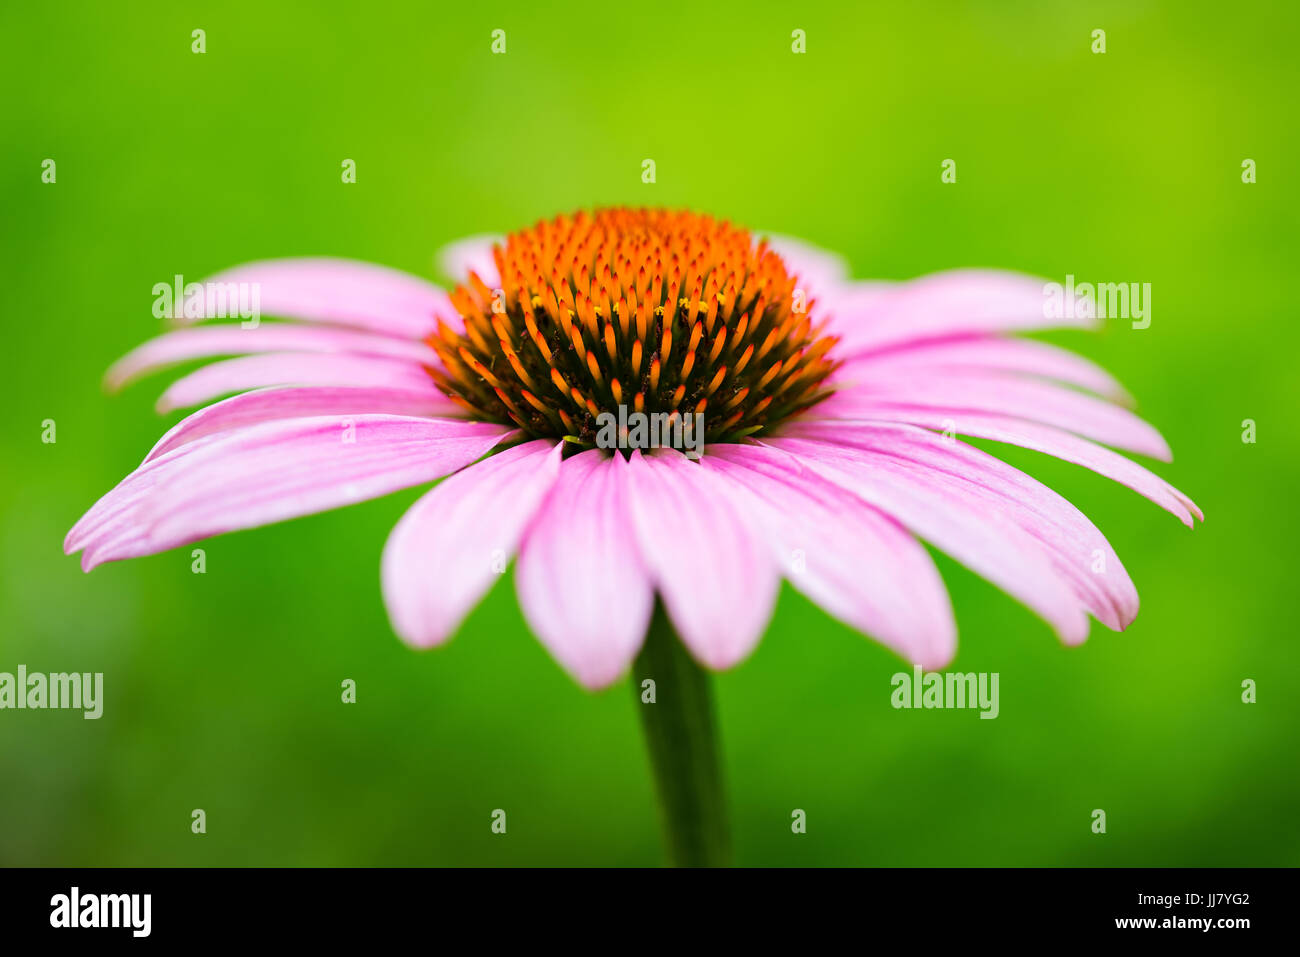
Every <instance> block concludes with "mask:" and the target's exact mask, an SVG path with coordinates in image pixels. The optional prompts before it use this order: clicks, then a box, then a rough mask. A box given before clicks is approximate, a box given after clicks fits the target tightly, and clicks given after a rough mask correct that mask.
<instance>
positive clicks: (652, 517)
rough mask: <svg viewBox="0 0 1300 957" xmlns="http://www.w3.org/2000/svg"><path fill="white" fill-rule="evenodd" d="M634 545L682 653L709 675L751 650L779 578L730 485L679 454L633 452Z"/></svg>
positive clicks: (767, 618)
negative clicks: (679, 640)
mask: <svg viewBox="0 0 1300 957" xmlns="http://www.w3.org/2000/svg"><path fill="white" fill-rule="evenodd" d="M628 471H629V475H630V481H629V487H630V490H631V498H630V507H631V512H632V519H633V525H634V527H635V529H636V539H637V544H638V545H639V547H640V551H641V556H642V558H643V559H644V561H645V564H646V568H647V569H648V570H649V572H650V576H651V578H652V579H653V581H654V583H655V587H656V590H657V591H658V592H659V594H660V595H661V596H662V597H663V600H664V605H665V607H666V608H667V610H668V614H669V617H670V618H671V619H672V621H673V624H674V625H676V627H677V631H678V633H679V634H680V635H681V638H682V641H683V642H684V643H685V645H686V647H687V648H689V649H690V650H691V652H692V653H693V654H694V656H695V657H696V658H697V659H699V660H700V661H701V662H702V663H703V664H705V665H707V666H708V667H710V668H716V669H722V668H730V667H731V666H732V665H734V664H736V663H737V662H739V661H741V660H742V659H744V658H745V657H747V656H748V655H749V653H750V652H751V651H753V650H754V646H755V645H756V644H758V640H759V638H761V637H762V635H763V629H764V628H765V627H766V626H767V622H768V620H769V619H770V618H771V616H772V606H773V605H774V604H775V602H776V591H777V585H778V583H779V576H778V575H777V572H776V567H775V565H774V563H773V562H772V560H771V558H770V556H769V555H768V550H767V548H766V547H765V543H764V542H763V540H762V539H761V538H759V537H757V536H756V535H755V534H754V533H753V531H751V530H750V528H749V527H748V525H747V524H746V517H745V516H743V515H741V514H740V513H739V512H737V511H736V510H735V508H734V507H733V506H732V504H731V501H732V498H733V494H732V493H733V491H734V489H733V488H732V486H731V483H729V482H727V481H725V480H722V479H720V477H719V476H718V475H717V474H715V473H713V472H711V471H708V470H706V469H703V468H701V467H700V465H699V464H698V463H695V462H692V461H691V460H690V459H688V458H687V457H686V456H685V455H683V454H682V453H681V452H677V451H674V450H672V449H661V450H659V451H658V452H657V453H656V454H654V455H649V456H643V455H642V454H641V453H640V452H639V451H638V452H633V453H632V458H631V462H630V468H629V470H628Z"/></svg>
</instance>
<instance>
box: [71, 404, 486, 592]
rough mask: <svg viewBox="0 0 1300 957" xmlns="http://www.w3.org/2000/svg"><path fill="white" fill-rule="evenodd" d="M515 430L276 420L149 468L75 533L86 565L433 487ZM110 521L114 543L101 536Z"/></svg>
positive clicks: (370, 420)
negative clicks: (87, 542)
mask: <svg viewBox="0 0 1300 957" xmlns="http://www.w3.org/2000/svg"><path fill="white" fill-rule="evenodd" d="M511 431H512V430H509V429H507V428H505V427H504V426H498V425H491V424H487V423H478V422H464V421H454V420H448V419H424V418H414V417H409V416H398V415H357V416H347V417H343V416H313V417H310V418H299V419H284V420H274V421H270V422H263V423H260V424H258V425H252V426H248V427H245V428H243V429H239V430H236V431H235V432H232V433H218V434H216V435H211V436H208V437H207V438H204V439H199V440H198V441H196V442H193V443H191V444H189V445H185V446H181V447H180V448H178V449H175V450H173V451H172V452H169V453H166V454H165V455H162V456H160V457H159V458H157V459H153V460H152V461H149V462H146V463H145V464H144V465H142V466H141V467H140V468H139V469H137V470H136V472H137V473H139V474H138V475H136V476H134V477H132V476H128V478H127V479H126V480H125V481H124V482H123V483H121V484H120V485H119V486H118V488H116V489H114V490H113V491H112V492H109V493H108V495H107V496H105V499H106V500H109V499H111V501H106V502H102V503H101V505H103V506H104V508H103V509H101V510H100V513H99V514H100V517H99V518H98V519H97V520H96V521H95V522H92V523H89V525H88V526H83V527H81V528H79V529H77V531H78V534H79V535H86V536H97V544H96V545H95V547H94V548H93V549H91V548H87V554H86V556H84V558H83V564H86V565H89V566H90V567H93V566H94V565H98V564H101V563H103V562H107V561H116V560H118V559H121V558H131V557H136V556H139V555H151V554H154V553H156V552H161V551H166V550H167V549H170V548H175V547H177V546H178V545H183V544H187V543H189V542H193V541H197V540H198V539H201V538H207V537H209V536H212V535H219V534H222V533H225V532H230V531H235V530H237V529H242V528H251V527H254V526H257V525H266V524H269V523H271V522H277V521H282V520H284V519H288V518H296V517H298V516H301V515H309V514H312V513H314V512H322V511H326V510H328V509H331V508H337V507H339V506H342V505H350V504H353V503H356V502H361V501H365V500H366V499H370V498H376V497H378V496H380V495H386V494H388V493H389V492H395V491H397V490H398V489H402V488H407V487H409V486H412V485H418V484H420V483H421V482H428V481H432V480H434V479H436V478H441V477H442V476H443V475H446V474H447V473H449V472H452V471H455V470H456V469H459V468H462V467H464V466H465V465H468V464H469V463H470V462H473V461H474V460H475V459H477V458H479V457H480V456H482V455H483V454H485V453H486V452H487V451H489V450H490V449H491V448H492V446H494V445H496V444H497V443H498V442H500V441H501V440H502V439H503V438H505V437H506V436H507V435H509V434H510V433H511ZM95 509H100V506H99V505H97V506H96V507H95ZM95 509H92V511H95ZM108 521H111V522H113V523H114V534H113V535H112V537H111V538H112V540H111V541H108V540H104V539H103V538H102V537H100V533H101V532H102V528H101V526H102V525H104V524H105V523H106V522H108Z"/></svg>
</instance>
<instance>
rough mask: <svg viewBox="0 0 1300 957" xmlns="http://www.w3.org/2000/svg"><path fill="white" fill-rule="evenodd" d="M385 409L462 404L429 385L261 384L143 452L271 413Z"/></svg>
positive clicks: (447, 409)
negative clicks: (418, 387) (376, 386)
mask: <svg viewBox="0 0 1300 957" xmlns="http://www.w3.org/2000/svg"><path fill="white" fill-rule="evenodd" d="M365 412H386V413H389V414H391V415H415V416H426V417H430V418H460V417H462V415H463V410H462V409H461V408H460V407H459V406H457V405H456V404H455V403H454V402H452V401H451V400H450V399H448V398H446V397H445V396H443V395H441V394H440V393H438V392H437V391H436V390H433V389H427V388H425V389H419V390H412V389H385V388H351V387H348V388H330V387H315V386H309V387H305V388H298V387H292V386H290V387H285V388H276V389H261V390H258V391H256V392H246V393H244V394H243V395H236V396H232V397H231V398H229V399H225V400H224V401H221V402H218V403H216V404H215V405H210V406H207V407H206V408H203V409H200V410H199V411H198V412H195V413H193V414H192V415H190V416H188V417H187V418H185V419H182V420H181V421H180V422H178V423H177V424H176V425H175V426H173V427H172V428H171V429H170V430H169V431H168V432H167V434H166V435H164V436H163V437H162V438H161V439H159V440H158V444H157V445H155V446H154V447H153V450H152V451H150V453H149V454H148V455H147V456H145V461H146V462H147V461H149V459H155V458H157V457H158V456H160V455H163V454H164V453H166V452H170V451H171V450H172V449H174V448H178V447H180V446H182V445H186V444H188V443H190V442H193V441H194V440H195V439H200V438H202V437H203V436H205V435H212V434H213V433H216V432H228V431H230V430H231V429H237V428H240V427H242V426H246V425H255V424H256V423H258V422H268V421H270V420H272V419H293V418H304V417H306V416H312V415H345V414H348V413H365Z"/></svg>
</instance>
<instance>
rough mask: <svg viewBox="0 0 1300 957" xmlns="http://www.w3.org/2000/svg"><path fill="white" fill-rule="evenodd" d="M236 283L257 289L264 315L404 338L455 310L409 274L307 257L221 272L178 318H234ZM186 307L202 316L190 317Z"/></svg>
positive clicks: (412, 336) (421, 333)
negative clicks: (231, 305)
mask: <svg viewBox="0 0 1300 957" xmlns="http://www.w3.org/2000/svg"><path fill="white" fill-rule="evenodd" d="M232 283H233V284H236V289H237V288H238V285H243V286H245V287H253V288H255V289H256V290H257V296H258V307H259V312H260V313H261V314H262V315H268V316H281V317H283V318H286V319H301V320H308V321H310V322H323V323H328V324H331V325H344V326H356V327H358V328H361V329H369V330H371V331H372V332H377V333H382V334H384V335H388V336H397V337H400V338H403V339H423V338H424V337H425V336H427V335H429V334H430V333H431V332H433V331H434V315H435V314H437V315H442V314H443V313H445V312H454V310H452V308H451V300H450V299H449V298H448V297H447V293H446V292H444V291H443V290H442V289H440V288H438V287H437V286H435V285H434V284H433V283H431V282H428V281H427V280H424V279H421V278H419V277H418V276H413V275H411V274H410V273H405V272H400V271H399V270H396V269H389V268H388V267H387V266H379V265H376V264H374V263H366V262H357V261H355V260H350V259H333V258H328V257H307V258H301V259H269V260H263V261H261V262H252V263H247V264H245V265H242V266H236V267H234V268H233V269H228V270H226V271H224V272H220V273H217V274H216V275H215V276H212V277H211V278H209V279H207V280H206V281H205V282H204V283H203V293H202V296H201V297H199V298H198V299H197V301H195V300H191V299H188V298H187V300H186V306H187V307H190V308H188V309H186V310H181V309H177V310H176V311H177V312H179V313H182V315H180V316H178V317H177V319H178V321H179V322H181V323H184V324H190V323H193V322H196V321H198V320H200V319H212V318H223V317H227V316H228V317H229V318H234V315H233V314H232V311H231V310H230V309H229V306H227V307H226V308H225V309H224V310H223V309H222V308H221V306H222V303H223V301H224V302H226V303H229V302H230V301H231V299H230V284H232ZM237 294H238V293H237ZM245 295H248V294H247V293H245ZM193 306H201V310H196V309H194V308H193ZM185 311H188V312H191V313H193V312H195V311H201V313H202V315H200V316H195V315H190V316H186V315H184V314H183V313H184V312H185Z"/></svg>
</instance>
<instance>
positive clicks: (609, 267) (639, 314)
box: [429, 207, 835, 446]
mask: <svg viewBox="0 0 1300 957" xmlns="http://www.w3.org/2000/svg"><path fill="white" fill-rule="evenodd" d="M493 253H494V256H495V259H496V266H497V271H498V274H499V275H500V277H501V287H500V288H498V289H492V288H490V287H489V286H488V285H487V284H486V283H485V282H484V281H483V279H482V278H480V277H479V276H478V275H477V274H475V273H473V272H471V273H470V275H469V279H468V282H466V283H465V284H464V285H461V286H459V287H457V288H456V290H455V292H453V293H452V297H451V299H452V303H453V305H454V306H455V308H456V310H457V312H458V313H459V318H458V319H457V318H456V317H450V316H448V317H441V316H440V317H439V318H438V330H437V332H436V333H435V334H434V335H433V336H431V337H430V340H429V341H430V343H431V345H432V346H433V347H434V349H435V350H436V351H437V353H438V355H439V357H440V358H441V359H442V362H443V365H444V368H442V369H432V370H430V371H431V374H432V375H433V376H434V378H435V379H436V380H437V383H438V385H439V386H440V387H441V388H442V389H443V390H444V391H445V392H446V393H447V394H448V395H450V396H451V397H452V398H453V399H455V400H457V401H458V402H460V403H461V404H463V405H464V406H466V407H467V408H468V409H470V410H471V411H472V412H473V413H474V414H475V415H476V416H478V417H480V418H484V419H488V420H491V421H497V422H513V423H515V424H517V425H518V426H519V427H520V428H522V429H523V430H524V432H525V433H527V434H528V435H530V436H536V437H556V438H559V437H568V438H569V439H570V440H573V441H577V442H579V443H581V444H583V445H588V446H590V445H593V444H594V443H595V438H596V433H597V431H598V425H597V421H596V420H597V417H598V416H599V415H600V414H601V413H602V412H609V413H612V414H615V415H617V413H618V409H619V406H620V405H622V406H625V407H626V409H627V410H628V411H635V412H644V413H651V414H653V413H667V414H671V413H679V414H688V413H695V412H699V413H702V414H703V415H704V426H705V437H706V439H707V441H710V442H718V441H728V440H735V439H737V438H740V437H742V436H745V435H749V434H753V433H756V432H760V431H762V430H764V429H766V428H770V427H771V426H772V425H774V424H775V423H777V422H779V421H781V420H782V419H785V418H788V417H789V416H791V415H794V414H796V413H797V412H800V411H802V410H804V409H806V408H808V407H809V406H811V405H813V404H814V403H816V402H818V401H820V400H821V399H822V398H824V397H825V396H826V395H828V394H829V393H828V391H827V390H826V388H825V387H824V383H825V380H826V377H827V376H828V375H829V374H830V373H831V372H832V371H833V370H834V368H835V362H834V361H833V360H832V359H831V358H830V357H829V356H828V353H829V351H830V349H831V347H832V346H833V345H834V344H835V339H834V337H832V336H828V335H825V334H824V333H823V329H822V326H821V324H814V322H813V320H812V318H811V307H812V305H813V303H812V302H811V301H809V300H808V299H807V296H806V293H805V291H804V290H803V289H801V288H799V286H798V278H797V277H796V276H794V275H791V274H790V273H788V272H787V270H786V267H785V263H784V262H783V261H782V259H781V257H780V256H779V255H778V254H777V253H776V252H775V251H774V250H773V249H772V248H771V247H770V246H769V245H768V244H767V243H766V241H764V242H758V243H755V241H754V240H753V238H752V237H751V236H750V233H749V232H748V231H747V230H744V229H740V228H737V227H735V226H733V225H731V224H730V223H727V222H720V221H717V220H714V219H712V218H711V217H708V216H702V215H697V214H695V213H690V212H676V211H669V210H659V209H628V208H623V207H619V208H612V209H602V210H598V211H596V212H595V213H594V214H588V213H577V214H575V215H573V216H560V217H557V218H556V219H554V220H551V221H549V222H540V223H538V224H537V225H536V226H534V227H532V228H531V229H525V230H521V231H519V232H517V233H514V234H512V235H511V236H509V237H508V238H507V239H506V242H505V245H504V246H501V245H497V246H496V247H495V249H494V251H493Z"/></svg>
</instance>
